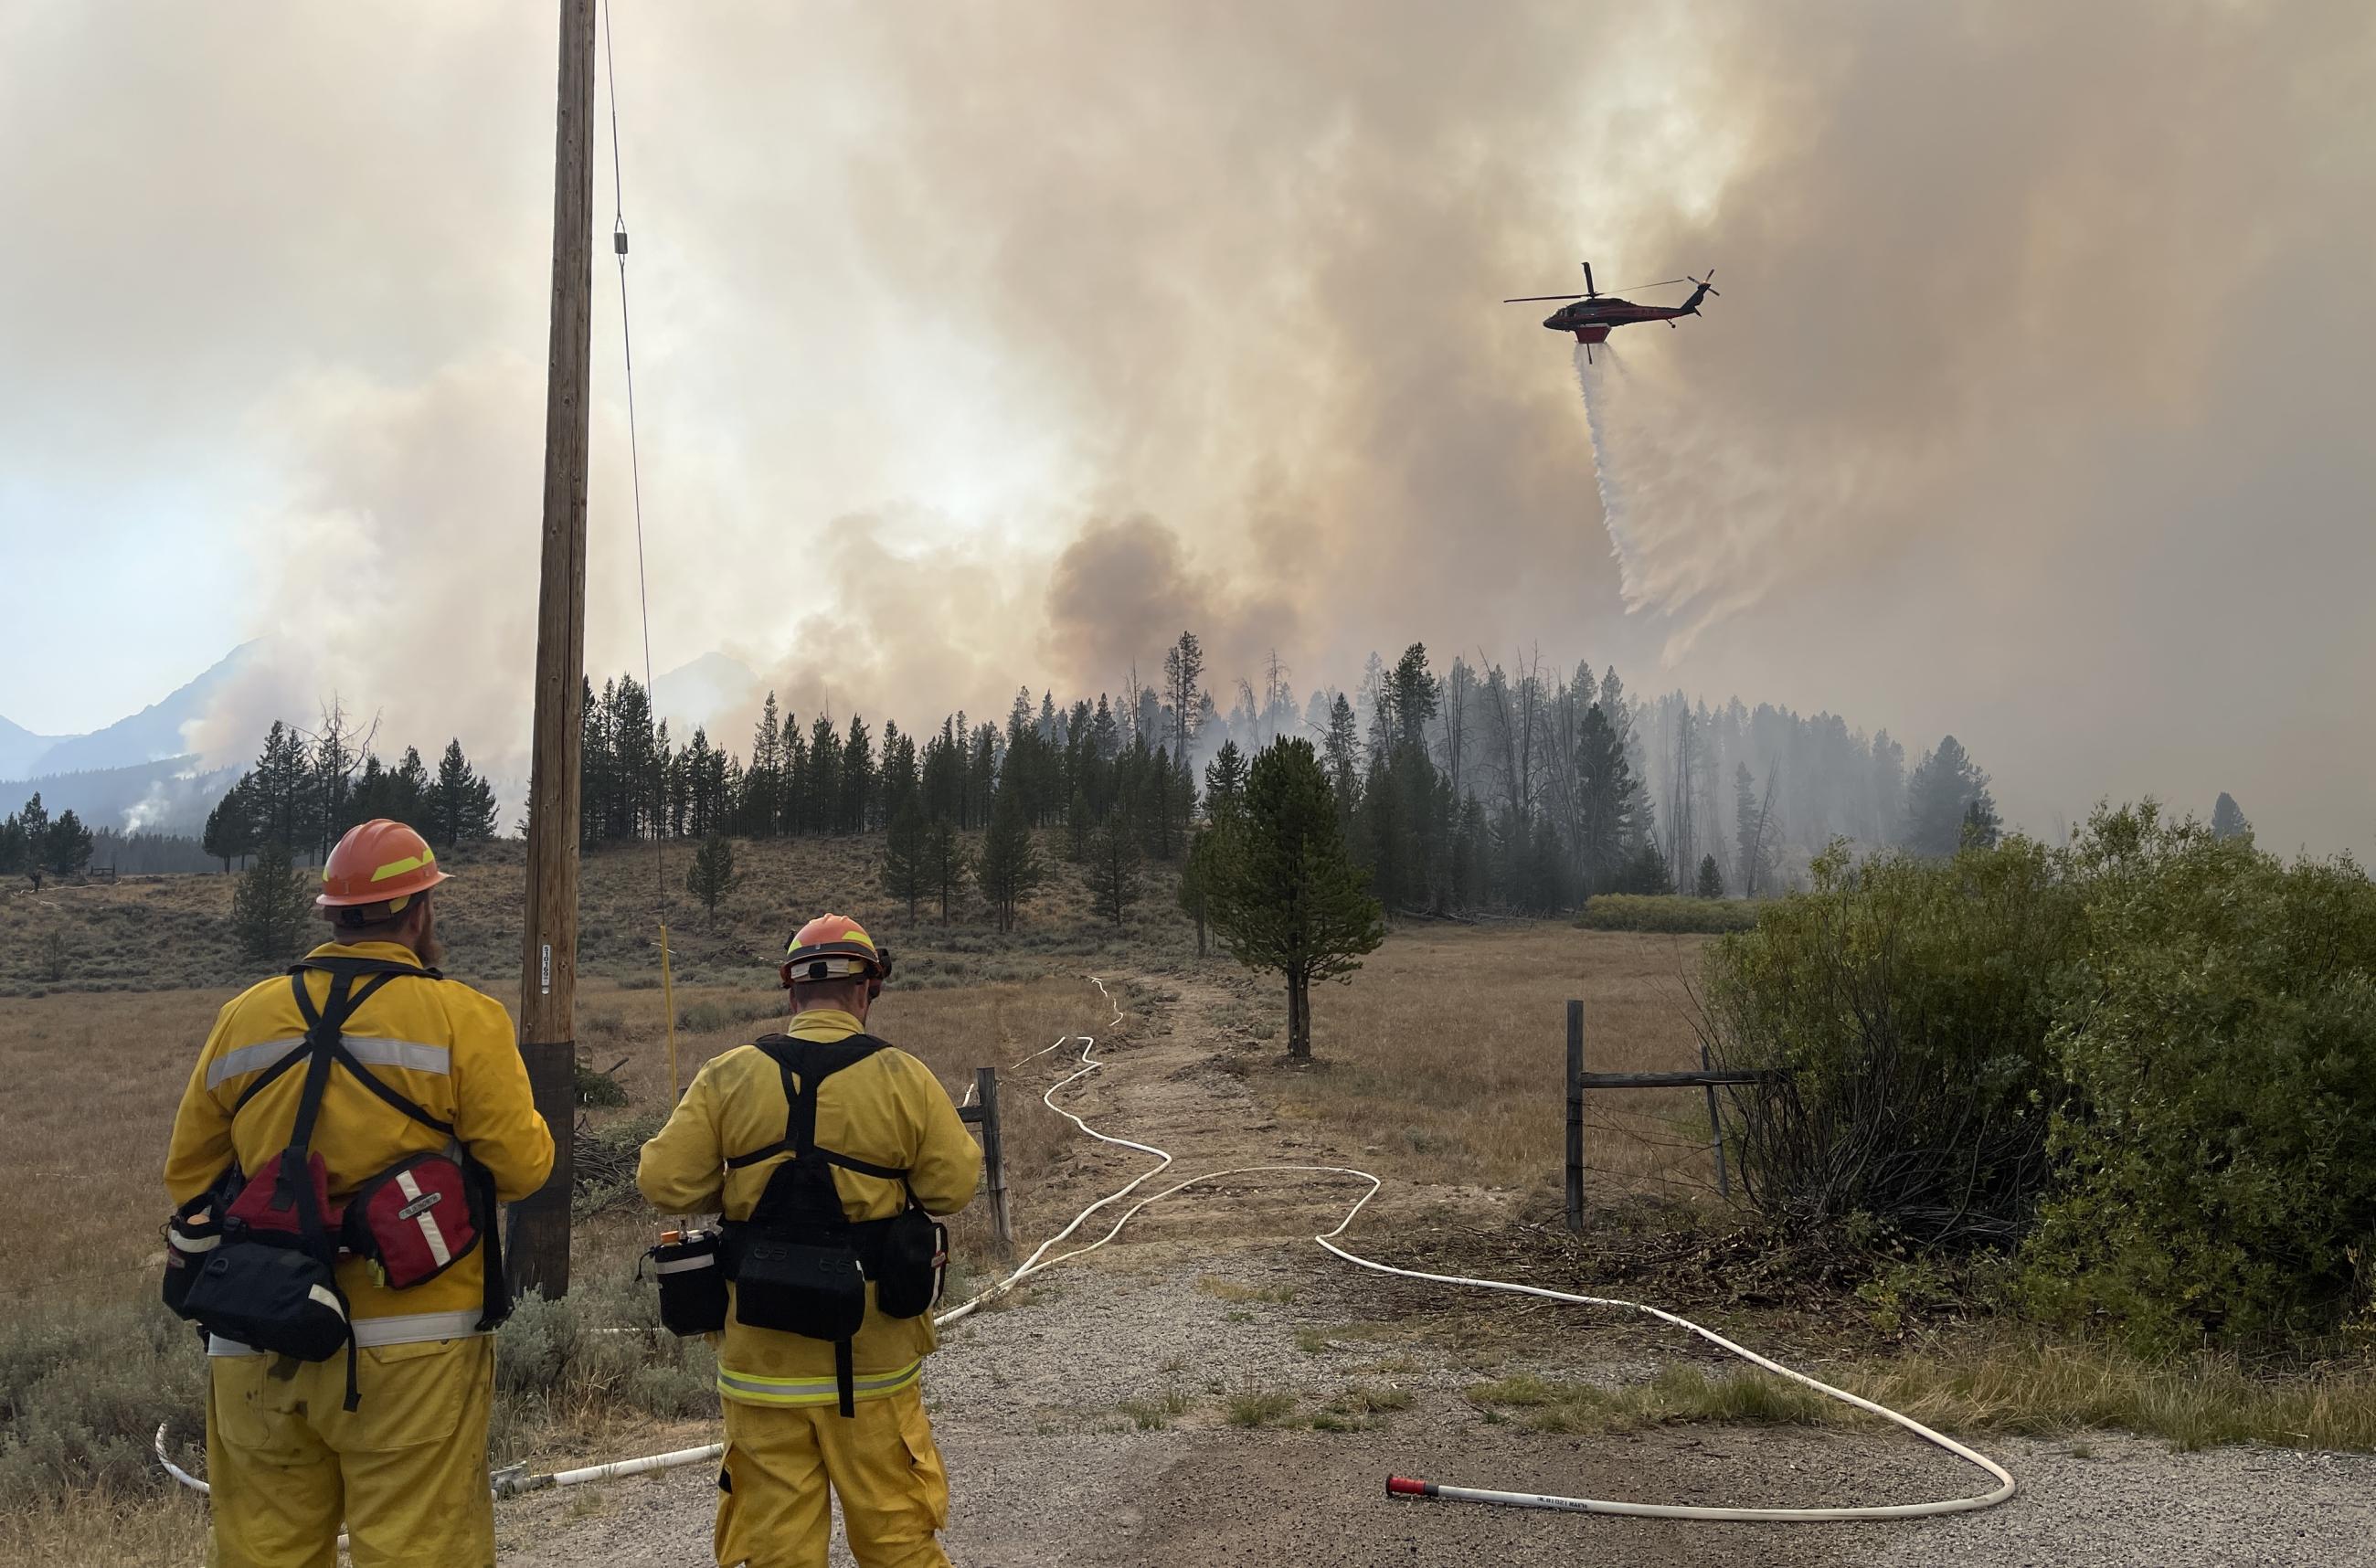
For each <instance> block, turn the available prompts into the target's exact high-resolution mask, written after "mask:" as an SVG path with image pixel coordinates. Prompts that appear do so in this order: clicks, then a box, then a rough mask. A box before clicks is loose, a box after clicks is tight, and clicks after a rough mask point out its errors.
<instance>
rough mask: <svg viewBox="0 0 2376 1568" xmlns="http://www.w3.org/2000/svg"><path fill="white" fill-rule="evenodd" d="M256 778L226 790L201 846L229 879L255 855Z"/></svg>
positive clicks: (244, 779) (251, 776)
mask: <svg viewBox="0 0 2376 1568" xmlns="http://www.w3.org/2000/svg"><path fill="white" fill-rule="evenodd" d="M254 780H255V775H254V774H242V775H241V776H240V780H239V782H238V783H236V784H234V785H232V787H231V788H230V789H228V790H224V791H223V797H222V799H221V800H220V801H217V802H215V807H214V810H212V811H210V812H208V814H207V830H206V837H204V838H202V839H201V840H200V841H199V842H200V843H201V844H202V845H204V847H205V849H206V851H207V853H208V854H209V855H212V856H214V857H215V859H217V860H219V861H222V868H223V874H224V875H226V876H228V875H230V874H231V863H232V861H235V860H238V861H244V860H245V859H246V858H247V857H248V856H249V855H252V854H254V853H255V789H254ZM11 820H14V819H13V818H12V819H11ZM0 870H6V867H0Z"/></svg>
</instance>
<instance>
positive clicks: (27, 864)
mask: <svg viewBox="0 0 2376 1568" xmlns="http://www.w3.org/2000/svg"><path fill="white" fill-rule="evenodd" d="M8 820H9V821H10V822H11V823H13V824H15V825H16V829H17V831H16V836H15V838H16V845H17V848H16V859H17V861H18V870H20V871H22V872H23V873H25V874H26V875H27V876H29V877H30V878H31V879H32V883H33V891H34V892H36V893H39V892H40V891H41V890H42V877H43V876H44V875H45V874H47V873H48V871H49V862H48V861H47V859H46V858H45V856H44V854H43V851H44V850H46V849H48V848H49V842H50V813H49V808H48V807H46V806H44V805H42V792H41V791H40V790H34V791H33V798H32V799H31V800H29V801H27V802H25V804H24V806H23V808H22V809H21V810H19V811H18V813H17V814H16V815H15V816H12V817H10V818H9V819H8Z"/></svg>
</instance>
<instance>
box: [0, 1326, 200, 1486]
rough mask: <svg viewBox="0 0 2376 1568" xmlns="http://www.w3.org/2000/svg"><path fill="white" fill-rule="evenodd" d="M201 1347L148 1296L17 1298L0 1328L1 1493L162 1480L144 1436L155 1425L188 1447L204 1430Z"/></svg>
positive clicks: (149, 1440) (151, 1434) (171, 1440)
mask: <svg viewBox="0 0 2376 1568" xmlns="http://www.w3.org/2000/svg"><path fill="white" fill-rule="evenodd" d="M206 1367H207V1358H206V1353H205V1351H204V1350H203V1349H202V1348H200V1347H199V1346H198V1344H197V1343H196V1336H195V1335H194V1334H193V1332H192V1330H191V1328H190V1325H189V1324H186V1323H184V1322H182V1321H181V1320H180V1319H178V1318H175V1317H174V1316H172V1314H171V1313H168V1312H166V1311H165V1309H164V1306H163V1304H162V1303H161V1302H160V1301H155V1300H154V1299H153V1298H149V1299H142V1300H138V1301H117V1302H111V1303H108V1304H106V1305H103V1306H91V1305H89V1304H82V1305H77V1306H76V1307H74V1308H72V1309H71V1310H67V1309H60V1308H49V1307H42V1308H35V1309H32V1310H26V1309H25V1305H24V1303H21V1302H20V1303H18V1309H17V1310H16V1311H15V1312H14V1313H12V1314H11V1316H10V1317H9V1319H8V1321H7V1324H6V1326H5V1327H0V1497H9V1498H17V1499H30V1498H35V1497H51V1496H55V1495H57V1494H59V1493H61V1492H68V1491H85V1490H100V1491H110V1492H116V1493H121V1494H127V1495H128V1494H136V1493H139V1492H144V1491H165V1490H167V1489H169V1488H170V1487H171V1485H172V1482H171V1481H170V1480H169V1479H167V1477H166V1475H165V1472H164V1471H162V1470H161V1469H160V1468H158V1467H157V1461H156V1459H155V1457H154V1456H153V1455H151V1454H150V1452H149V1445H150V1443H152V1442H154V1440H155V1438H156V1435H157V1428H158V1427H159V1425H160V1424H162V1425H163V1426H164V1427H165V1429H166V1439H167V1441H168V1442H169V1443H172V1444H173V1445H174V1446H175V1447H176V1448H177V1449H179V1450H180V1451H181V1452H183V1453H184V1455H186V1454H187V1452H188V1448H189V1445H190V1444H192V1443H196V1442H197V1441H198V1440H199V1439H200V1438H201V1437H202V1436H203V1435H204V1433H205V1431H206V1408H207V1394H206Z"/></svg>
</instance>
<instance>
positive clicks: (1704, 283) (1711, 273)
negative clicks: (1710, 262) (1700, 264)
mask: <svg viewBox="0 0 2376 1568" xmlns="http://www.w3.org/2000/svg"><path fill="white" fill-rule="evenodd" d="M1715 277H1716V268H1715V267H1709V268H1708V269H1707V277H1706V278H1705V279H1701V278H1693V279H1687V281H1689V282H1693V283H1697V284H1698V285H1699V286H1700V287H1701V288H1703V289H1705V290H1706V291H1708V292H1709V293H1711V294H1714V295H1715V296H1716V297H1717V299H1719V300H1720V299H1722V298H1724V291H1722V290H1720V289H1718V288H1717V286H1716V284H1715V282H1714V281H1713V279H1715Z"/></svg>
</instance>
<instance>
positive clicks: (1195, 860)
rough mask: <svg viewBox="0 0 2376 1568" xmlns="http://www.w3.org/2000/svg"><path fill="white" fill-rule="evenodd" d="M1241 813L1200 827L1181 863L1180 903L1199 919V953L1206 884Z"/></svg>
mask: <svg viewBox="0 0 2376 1568" xmlns="http://www.w3.org/2000/svg"><path fill="white" fill-rule="evenodd" d="M1237 822H1238V817H1237V815H1236V814H1234V813H1232V814H1230V815H1229V816H1227V817H1224V818H1222V819H1221V820H1220V821H1218V822H1217V823H1214V824H1211V825H1208V826H1204V827H1200V828H1198V829H1197V830H1196V837H1195V838H1194V840H1192V841H1191V842H1190V843H1189V846H1188V858H1187V859H1186V860H1185V861H1183V862H1182V864H1181V867H1180V907H1181V908H1182V909H1185V910H1186V911H1187V912H1188V918H1189V919H1190V920H1192V921H1195V922H1196V956H1198V957H1199V958H1201V957H1203V956H1205V926H1206V916H1207V914H1208V912H1209V911H1208V905H1209V904H1210V901H1211V900H1210V899H1209V897H1207V895H1206V887H1207V886H1208V885H1210V884H1211V881H1212V877H1213V866H1214V861H1215V857H1217V856H1218V855H1220V854H1222V853H1224V852H1226V851H1225V849H1224V841H1225V839H1226V837H1227V836H1228V835H1229V833H1230V832H1231V831H1232V830H1233V829H1234V828H1235V826H1236V824H1237Z"/></svg>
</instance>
